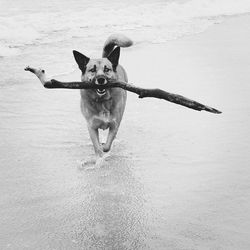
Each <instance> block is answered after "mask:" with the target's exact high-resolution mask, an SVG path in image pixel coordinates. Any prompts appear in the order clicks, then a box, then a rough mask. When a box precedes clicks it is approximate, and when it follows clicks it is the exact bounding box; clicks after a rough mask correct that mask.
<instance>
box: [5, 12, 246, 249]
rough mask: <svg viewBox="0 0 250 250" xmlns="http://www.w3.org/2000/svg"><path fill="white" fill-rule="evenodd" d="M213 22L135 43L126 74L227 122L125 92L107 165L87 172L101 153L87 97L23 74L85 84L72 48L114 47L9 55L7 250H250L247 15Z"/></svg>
mask: <svg viewBox="0 0 250 250" xmlns="http://www.w3.org/2000/svg"><path fill="white" fill-rule="evenodd" d="M210 21H211V20H210ZM212 22H213V24H211V25H210V24H209V25H207V26H206V29H205V30H202V29H201V30H199V32H192V33H190V34H189V33H188V34H185V35H183V36H182V35H181V36H180V37H175V38H174V39H169V40H166V41H165V40H164V42H160V43H157V42H155V43H151V44H149V43H147V42H145V43H144V42H142V41H139V42H137V43H135V46H133V47H131V48H125V49H122V50H121V57H120V64H121V65H122V66H123V67H124V68H125V69H126V71H127V73H128V77H129V82H130V83H133V84H135V85H137V86H141V87H145V88H156V87H157V88H161V89H164V90H166V91H169V92H172V93H177V94H181V95H183V96H186V97H188V98H191V99H194V100H196V101H199V102H201V103H204V104H206V105H208V106H211V107H214V108H217V109H219V110H221V111H222V114H219V115H218V114H211V113H208V112H204V111H202V112H199V111H194V110H191V109H188V108H185V107H182V106H180V105H176V104H173V103H170V102H166V101H164V100H158V99H153V98H144V99H138V97H137V96H136V95H135V94H132V93H129V94H128V100H127V105H126V110H125V114H124V117H123V120H122V123H121V127H120V129H119V132H118V135H117V138H116V140H115V142H114V145H113V148H112V150H111V153H110V156H109V157H108V158H107V159H106V163H105V164H104V165H103V166H102V167H101V168H98V169H91V170H90V169H85V168H84V167H82V165H81V162H82V161H83V160H86V159H88V158H89V157H93V156H94V151H93V148H92V144H91V142H90V139H89V135H88V131H87V127H86V122H85V120H84V118H83V117H82V115H81V112H80V93H79V91H78V90H65V89H64V90H61V89H54V90H52V89H45V88H43V86H42V85H41V83H40V82H39V81H38V79H37V78H36V77H35V76H34V75H33V74H31V73H29V72H25V71H24V68H25V67H26V66H27V65H30V66H32V67H41V68H43V69H45V70H46V73H47V75H48V76H51V77H53V78H56V79H58V80H65V81H69V80H71V81H72V80H80V71H79V70H78V69H77V65H76V63H75V62H74V59H73V55H72V50H73V49H77V50H80V51H84V53H85V54H86V53H87V52H88V49H89V51H90V52H89V53H90V54H89V55H92V54H95V55H96V54H98V55H101V49H102V45H103V43H104V41H105V39H106V38H107V37H102V36H101V37H100V38H98V39H100V41H97V42H98V44H97V45H93V46H91V44H87V46H86V48H85V47H84V45H83V43H82V39H81V38H80V37H79V38H75V39H73V40H72V41H71V40H70V39H69V40H64V41H57V40H55V41H53V43H50V42H48V41H47V43H45V42H44V43H43V44H40V45H37V44H33V45H29V46H27V47H25V48H23V47H18V52H17V51H16V50H8V51H7V52H6V50H4V51H5V52H6V53H5V55H7V54H8V56H4V57H2V58H0V60H1V61H0V66H1V74H2V75H1V80H0V117H1V119H0V138H1V140H0V152H1V157H0V176H1V177H0V178H1V181H0V190H1V191H2V192H1V193H2V194H1V196H0V232H1V237H0V249H13V250H16V249H19V250H20V249H43V250H44V249H170V250H174V249H176V250H184V249H185V250H186V249H197V250H198V249H227V250H228V249H232V250H233V249H242V250H243V249H249V248H250V239H249V237H248V233H249V230H250V213H249V211H250V199H249V198H250V197H249V196H250V182H249V178H250V169H249V162H250V155H249V149H250V148H249V145H250V136H249V127H250V117H249V109H250V101H249V98H248V93H249V92H250V85H249V80H250V76H249V65H250V47H249V44H250V32H249V31H250V25H249V24H250V16H249V14H242V15H235V16H234V15H233V16H230V17H227V18H225V19H223V21H222V22H221V21H218V20H217V21H214V20H212ZM216 23H217V24H216ZM104 33H105V32H104ZM128 33H129V32H128ZM105 35H106V33H105ZM138 36H139V35H138ZM90 38H93V39H95V37H94V36H93V37H91V36H90ZM131 39H133V37H131ZM145 39H146V38H145ZM164 39H168V38H166V37H164ZM86 40H87V38H86ZM95 41H96V40H95ZM22 46H23V45H22ZM10 51H11V52H10ZM20 51H21V52H20ZM13 53H14V54H13Z"/></svg>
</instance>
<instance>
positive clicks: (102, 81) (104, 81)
mask: <svg viewBox="0 0 250 250" xmlns="http://www.w3.org/2000/svg"><path fill="white" fill-rule="evenodd" d="M107 82H108V81H107V79H106V78H104V77H97V78H96V79H95V84H97V85H100V87H101V86H103V85H105V84H107ZM96 92H97V93H98V94H99V95H104V94H105V93H106V89H104V88H98V89H96Z"/></svg>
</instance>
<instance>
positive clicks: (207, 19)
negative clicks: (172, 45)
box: [0, 0, 250, 57]
mask: <svg viewBox="0 0 250 250" xmlns="http://www.w3.org/2000/svg"><path fill="white" fill-rule="evenodd" d="M248 12H250V2H249V1H248V0H239V1H234V0H156V1H152V0H144V1H142V0H136V1H132V0H127V1H109V0H100V1H98V0H93V1H86V0H83V1H79V0H69V1H66V0H61V1H59V0H58V1H49V0H45V1H41V2H38V1H32V0H24V1H18V0H13V1H11V2H10V1H7V0H0V30H1V33H0V57H1V56H11V55H16V54H21V53H23V51H25V49H29V47H30V46H39V45H42V44H55V43H58V42H67V41H72V40H74V39H81V41H82V44H84V46H85V47H86V48H88V49H93V50H95V49H97V47H96V46H98V44H100V43H103V37H107V36H108V35H110V34H112V33H117V32H120V33H124V34H127V35H128V36H130V37H132V38H133V40H134V41H135V43H138V44H140V43H143V44H144V43H164V42H166V41H168V40H172V39H176V38H179V37H182V36H185V35H191V34H194V33H199V32H202V31H204V30H205V29H206V28H207V27H209V26H210V25H213V24H215V23H218V22H220V21H221V20H222V19H223V17H225V16H232V15H238V14H243V13H248ZM99 46H100V45H99Z"/></svg>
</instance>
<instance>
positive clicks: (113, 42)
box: [102, 34, 133, 57]
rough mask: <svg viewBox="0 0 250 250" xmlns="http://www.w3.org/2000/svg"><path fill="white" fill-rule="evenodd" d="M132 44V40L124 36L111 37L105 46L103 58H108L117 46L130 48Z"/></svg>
mask: <svg viewBox="0 0 250 250" xmlns="http://www.w3.org/2000/svg"><path fill="white" fill-rule="evenodd" d="M132 44H133V42H132V40H131V39H129V38H128V37H126V36H124V35H122V34H114V35H111V36H110V37H109V38H108V39H107V41H106V42H105V44H104V47H103V52H102V57H108V55H109V54H110V53H111V52H112V51H113V49H114V47H115V46H117V47H130V46H131V45H132Z"/></svg>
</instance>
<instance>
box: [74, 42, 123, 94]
mask: <svg viewBox="0 0 250 250" xmlns="http://www.w3.org/2000/svg"><path fill="white" fill-rule="evenodd" d="M73 54H74V57H75V60H76V62H77V64H78V66H79V69H80V70H81V71H82V77H81V79H82V81H90V82H92V83H93V84H97V85H100V86H101V85H105V84H106V83H107V82H108V81H109V80H115V79H116V68H117V66H118V62H119V57H120V48H119V47H117V48H115V49H114V50H113V51H112V52H111V53H110V55H109V56H108V57H107V58H100V59H90V58H88V57H87V56H85V55H83V54H81V53H80V52H78V51H75V50H73ZM95 91H96V93H97V94H98V95H99V96H102V95H104V94H105V93H106V89H103V88H100V89H96V90H95Z"/></svg>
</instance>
